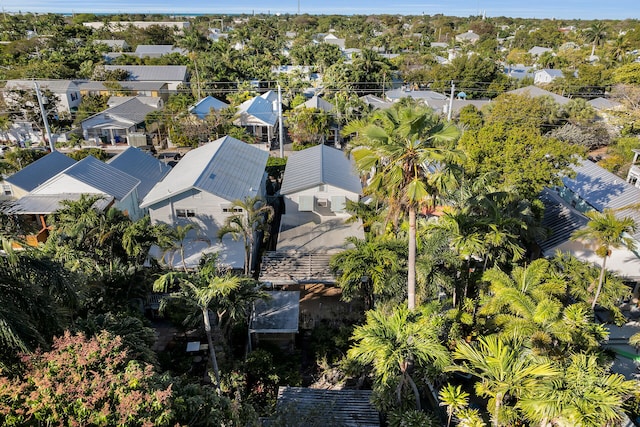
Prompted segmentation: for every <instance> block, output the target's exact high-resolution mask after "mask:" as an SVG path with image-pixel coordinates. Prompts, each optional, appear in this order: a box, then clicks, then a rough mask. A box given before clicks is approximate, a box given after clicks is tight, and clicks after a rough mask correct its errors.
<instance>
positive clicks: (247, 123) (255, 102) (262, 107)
mask: <svg viewBox="0 0 640 427" xmlns="http://www.w3.org/2000/svg"><path fill="white" fill-rule="evenodd" d="M274 98H275V99H277V95H276V94H275V92H273V91H269V92H266V93H263V94H262V95H260V96H256V97H255V98H252V99H249V100H247V101H245V102H243V103H242V104H240V105H239V106H238V114H237V118H236V119H235V120H234V121H233V124H235V125H236V126H242V127H244V128H247V130H248V131H249V132H250V133H251V134H252V135H255V136H256V137H257V138H259V139H260V140H261V141H262V142H271V141H273V140H274V139H275V138H276V129H277V124H278V107H277V101H276V100H275V99H274Z"/></svg>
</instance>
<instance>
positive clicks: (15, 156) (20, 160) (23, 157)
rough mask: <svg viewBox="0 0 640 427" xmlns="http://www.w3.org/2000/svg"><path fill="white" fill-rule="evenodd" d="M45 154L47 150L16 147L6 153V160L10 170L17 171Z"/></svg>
mask: <svg viewBox="0 0 640 427" xmlns="http://www.w3.org/2000/svg"><path fill="white" fill-rule="evenodd" d="M45 155H47V152H46V151H38V150H29V149H26V148H15V149H13V150H11V151H9V152H8V153H6V154H5V155H4V162H5V163H6V164H7V170H8V171H9V172H17V171H19V170H20V169H22V168H24V167H25V166H27V165H29V164H31V163H33V162H35V161H36V160H38V159H39V158H41V157H44V156H45Z"/></svg>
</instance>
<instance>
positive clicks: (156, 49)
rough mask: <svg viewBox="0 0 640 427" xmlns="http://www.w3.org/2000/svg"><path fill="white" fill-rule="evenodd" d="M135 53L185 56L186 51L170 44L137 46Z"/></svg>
mask: <svg viewBox="0 0 640 427" xmlns="http://www.w3.org/2000/svg"><path fill="white" fill-rule="evenodd" d="M135 53H136V55H169V54H171V53H179V54H180V55H186V54H187V51H186V49H182V48H180V47H175V46H173V45H170V44H139V45H138V46H136V52H135Z"/></svg>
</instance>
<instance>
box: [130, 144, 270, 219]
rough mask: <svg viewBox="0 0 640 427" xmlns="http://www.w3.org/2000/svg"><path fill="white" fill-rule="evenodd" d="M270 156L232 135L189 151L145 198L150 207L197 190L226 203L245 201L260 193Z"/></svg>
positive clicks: (144, 205) (145, 205)
mask: <svg viewBox="0 0 640 427" xmlns="http://www.w3.org/2000/svg"><path fill="white" fill-rule="evenodd" d="M268 158H269V153H267V152H266V151H263V150H261V149H260V148H257V147H255V146H252V145H251V144H247V143H246V142H242V141H240V140H238V139H235V138H232V137H230V136H225V137H222V138H220V139H218V140H216V141H213V142H209V143H207V144H205V145H203V146H202V147H199V148H196V149H195V150H191V151H189V152H188V153H187V154H185V156H184V157H183V158H182V160H180V162H178V164H177V165H176V166H175V167H174V168H173V169H172V170H171V172H169V174H168V175H167V176H165V178H164V179H163V180H162V181H161V182H159V183H158V184H157V185H156V186H155V187H153V189H152V190H151V191H150V192H149V194H147V197H145V198H144V200H143V202H142V203H141V205H140V207H143V208H144V207H148V206H151V205H154V204H156V203H159V202H161V201H163V200H166V199H168V198H170V197H173V196H176V195H177V194H181V193H183V192H185V191H187V190H190V189H193V188H195V189H198V190H200V191H204V192H207V193H211V194H214V195H216V196H218V197H221V198H223V199H225V200H229V201H234V200H242V199H244V198H245V197H247V196H251V197H253V196H255V195H256V194H258V190H259V189H260V186H261V183H262V179H263V176H264V173H265V166H266V165H267V159H268Z"/></svg>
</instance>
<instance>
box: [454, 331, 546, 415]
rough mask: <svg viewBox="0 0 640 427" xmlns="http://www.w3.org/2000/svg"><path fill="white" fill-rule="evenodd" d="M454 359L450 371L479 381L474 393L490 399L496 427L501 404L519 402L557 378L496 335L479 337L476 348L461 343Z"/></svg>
mask: <svg viewBox="0 0 640 427" xmlns="http://www.w3.org/2000/svg"><path fill="white" fill-rule="evenodd" d="M453 358H454V359H455V360H456V361H457V364H456V365H454V366H451V367H449V368H448V370H450V371H458V372H464V373H467V374H470V375H473V376H475V377H477V378H478V380H479V381H478V382H477V383H476V392H477V393H478V394H479V395H481V396H483V397H489V398H490V399H489V403H488V406H493V409H489V407H488V408H487V409H488V410H489V411H490V412H491V414H492V421H493V425H494V426H495V427H499V426H501V425H504V424H503V423H502V421H501V420H502V418H503V412H504V411H503V405H504V402H505V401H507V400H516V401H517V400H518V399H519V398H520V397H521V396H522V394H523V393H524V392H525V391H526V390H528V389H530V388H531V387H533V386H535V385H536V384H537V383H538V382H539V381H540V380H542V379H544V378H551V377H555V376H557V375H558V371H557V369H556V368H554V367H553V366H552V365H551V364H550V363H548V362H543V361H540V360H536V359H534V358H533V356H532V355H531V353H530V352H528V351H527V350H525V349H524V348H523V347H522V346H521V344H520V343H519V342H517V341H513V342H511V341H504V340H503V338H501V337H499V336H498V335H489V336H487V337H482V338H480V339H479V340H478V342H477V343H475V345H471V344H467V343H466V342H464V341H462V342H459V343H458V345H457V346H456V349H455V351H454V353H453Z"/></svg>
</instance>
